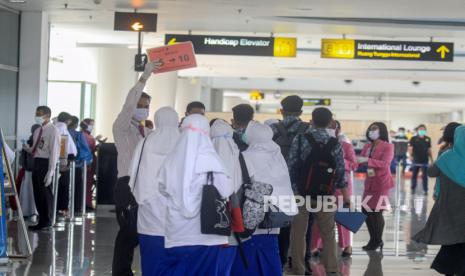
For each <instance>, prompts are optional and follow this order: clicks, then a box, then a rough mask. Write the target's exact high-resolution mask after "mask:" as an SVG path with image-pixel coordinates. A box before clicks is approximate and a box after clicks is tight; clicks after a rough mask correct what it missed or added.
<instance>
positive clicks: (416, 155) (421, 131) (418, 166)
mask: <svg viewBox="0 0 465 276" xmlns="http://www.w3.org/2000/svg"><path fill="white" fill-rule="evenodd" d="M417 133H418V134H417V136H414V137H413V138H412V139H411V140H410V143H409V154H410V159H412V162H413V164H412V186H411V188H412V194H414V193H415V190H416V188H417V177H418V172H419V171H420V170H421V171H422V180H423V191H424V192H425V195H427V194H428V174H427V172H426V170H427V168H428V164H429V161H431V162H432V161H433V154H432V151H431V138H430V137H428V136H426V126H425V125H420V126H418V128H417Z"/></svg>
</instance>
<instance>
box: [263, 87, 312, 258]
mask: <svg viewBox="0 0 465 276" xmlns="http://www.w3.org/2000/svg"><path fill="white" fill-rule="evenodd" d="M303 105H304V101H303V100H302V98H300V97H299V96H297V95H292V96H287V97H286V98H284V99H283V100H282V101H281V114H282V115H283V120H282V121H278V122H277V123H275V124H272V125H270V127H271V129H272V130H273V141H275V142H276V143H277V144H278V145H279V146H280V147H281V153H282V154H283V156H284V159H285V160H286V163H287V165H288V167H289V149H290V147H291V144H292V141H293V140H294V138H295V137H296V136H297V134H299V133H300V134H303V133H305V131H306V130H307V129H308V127H309V124H308V123H305V122H302V120H301V119H300V115H302V107H303ZM289 237H290V227H285V228H281V231H280V233H279V237H278V240H279V251H280V252H279V254H280V257H281V264H282V265H283V266H284V264H285V263H286V262H287V252H288V250H289V243H290V241H289Z"/></svg>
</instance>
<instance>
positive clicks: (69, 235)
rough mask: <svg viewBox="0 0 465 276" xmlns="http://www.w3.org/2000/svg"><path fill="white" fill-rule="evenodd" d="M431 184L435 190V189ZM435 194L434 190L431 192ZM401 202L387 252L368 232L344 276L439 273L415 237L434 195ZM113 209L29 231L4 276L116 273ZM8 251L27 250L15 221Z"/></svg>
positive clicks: (429, 250)
mask: <svg viewBox="0 0 465 276" xmlns="http://www.w3.org/2000/svg"><path fill="white" fill-rule="evenodd" d="M432 182H433V181H432V180H430V187H432V186H433V185H432ZM362 185H363V184H362V181H361V180H356V181H355V185H354V190H355V191H354V192H355V194H358V195H360V194H361V192H362V188H363V186H362ZM430 190H431V188H430ZM397 195H398V199H399V200H398V201H397V202H398V203H399V204H396V191H395V190H393V192H392V195H391V203H392V205H393V206H397V205H398V206H399V208H393V210H392V211H390V212H388V213H386V214H385V217H386V229H385V233H384V240H385V248H384V252H383V254H380V253H370V254H367V253H366V252H364V251H362V250H361V249H360V248H361V246H363V245H365V244H366V242H367V240H368V232H367V230H366V228H365V226H363V228H362V229H361V230H360V231H359V232H358V233H357V234H356V235H354V236H353V244H354V255H353V256H352V258H351V259H346V260H341V270H342V273H343V275H346V276H347V275H355V276H356V275H367V276H378V275H385V276H390V275H392V276H394V275H395V276H397V275H418V276H420V275H421V276H427V275H439V274H437V273H435V272H434V271H432V270H431V269H429V266H430V264H431V262H432V260H433V258H434V255H435V254H436V252H437V250H438V247H437V246H427V245H424V244H418V243H415V242H413V241H411V240H410V237H411V236H412V235H413V234H415V233H416V232H417V231H419V230H420V229H421V228H422V226H423V225H424V224H425V223H426V219H427V216H428V214H429V212H430V210H431V208H432V206H433V200H432V197H431V195H430V196H424V195H423V191H422V190H421V189H420V190H417V193H416V195H412V194H411V193H410V188H409V181H408V180H407V181H402V183H401V184H400V185H399V192H398V193H397ZM110 209H111V207H110V208H108V207H99V209H98V211H97V212H96V213H95V214H88V215H87V217H86V219H85V220H84V223H83V222H82V221H77V222H73V223H69V222H67V223H64V222H63V223H62V225H61V226H60V227H56V228H55V229H54V230H53V231H49V232H38V233H35V232H29V238H30V240H31V245H32V249H33V255H32V257H30V258H28V259H22V260H21V259H15V260H10V261H9V262H8V263H7V264H5V265H4V266H0V275H33V276H36V275H111V260H112V255H113V242H114V239H115V236H116V232H117V227H118V226H117V223H116V219H115V218H114V213H111V212H110V211H109V210H110ZM8 230H9V236H10V241H9V250H10V251H16V252H18V251H22V252H24V248H25V243H24V240H22V239H18V235H19V231H18V229H17V227H16V223H15V222H12V223H10V226H9V229H8ZM311 264H312V266H313V270H314V275H324V272H321V271H324V270H323V269H322V267H321V265H320V264H319V262H318V260H312V263H311ZM134 270H135V272H136V275H140V268H139V256H138V253H136V256H135V262H134Z"/></svg>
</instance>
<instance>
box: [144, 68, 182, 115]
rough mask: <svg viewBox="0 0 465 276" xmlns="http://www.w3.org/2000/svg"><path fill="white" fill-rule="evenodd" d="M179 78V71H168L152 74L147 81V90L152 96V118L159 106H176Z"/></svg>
mask: <svg viewBox="0 0 465 276" xmlns="http://www.w3.org/2000/svg"><path fill="white" fill-rule="evenodd" d="M177 80H178V73H177V72H167V73H161V74H156V75H152V76H151V77H150V79H149V80H148V81H147V85H146V86H145V92H147V93H148V94H149V95H150V96H152V102H151V103H150V114H151V115H150V119H151V120H152V119H153V114H154V113H155V111H157V110H158V109H159V108H161V107H164V106H171V107H173V108H174V107H175V100H176V87H177ZM180 116H181V115H180Z"/></svg>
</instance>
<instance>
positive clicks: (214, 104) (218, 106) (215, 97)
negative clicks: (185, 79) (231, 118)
mask: <svg viewBox="0 0 465 276" xmlns="http://www.w3.org/2000/svg"><path fill="white" fill-rule="evenodd" d="M223 101H224V93H223V90H221V89H212V90H211V101H210V102H211V109H210V110H211V111H212V112H223ZM226 111H227V112H228V111H230V110H226Z"/></svg>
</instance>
